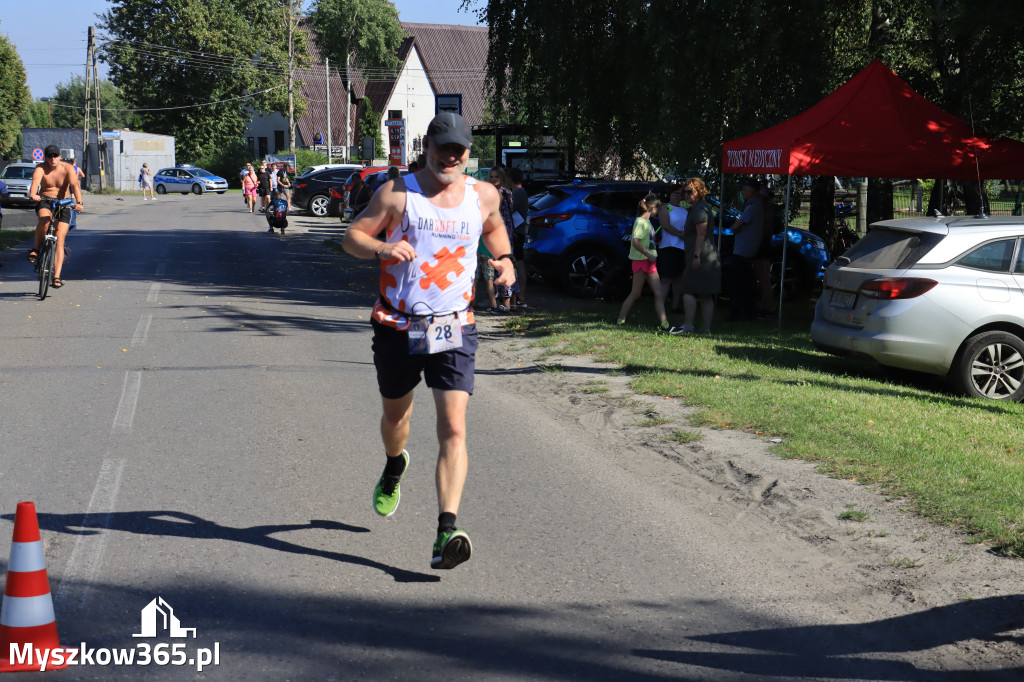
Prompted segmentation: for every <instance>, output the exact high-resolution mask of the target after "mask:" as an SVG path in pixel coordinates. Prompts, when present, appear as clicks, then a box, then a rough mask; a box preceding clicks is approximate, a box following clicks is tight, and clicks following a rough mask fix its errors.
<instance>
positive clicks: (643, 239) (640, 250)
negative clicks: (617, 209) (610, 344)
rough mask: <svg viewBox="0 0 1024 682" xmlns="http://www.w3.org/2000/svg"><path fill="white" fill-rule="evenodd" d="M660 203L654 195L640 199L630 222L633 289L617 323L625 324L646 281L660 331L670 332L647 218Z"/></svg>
mask: <svg viewBox="0 0 1024 682" xmlns="http://www.w3.org/2000/svg"><path fill="white" fill-rule="evenodd" d="M659 203H661V202H660V201H659V199H658V197H657V196H656V195H654V194H648V195H647V196H646V197H644V198H643V199H641V200H640V206H639V208H638V211H639V215H638V216H637V219H636V221H634V223H633V241H632V243H631V245H630V247H629V260H630V261H631V262H632V264H633V288H632V290H631V291H630V292H629V296H627V297H626V300H625V301H623V302H622V309H621V310H619V324H625V323H626V315H628V314H629V309H630V308H632V307H633V304H634V303H636V302H637V301H638V300H639V299H640V294H641V292H642V291H643V289H644V282H647V284H648V286H650V287H651V291H653V292H654V311H655V312H656V313H657V314H658V322H659V323H660V326H659V329H660V330H663V331H667V332H670V331H673V330H674V329H675V327H672V328H670V327H669V324H668V320H666V319H665V293H664V292H663V291H662V289H661V278H659V277H658V266H657V262H658V252H657V251H656V250H655V249H654V245H653V244H652V243H651V242H652V237H653V236H654V226H653V225H651V220H650V218H651V215H653V214H654V213H656V212H657V210H658V204H659Z"/></svg>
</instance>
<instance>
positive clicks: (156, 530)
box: [0, 511, 441, 583]
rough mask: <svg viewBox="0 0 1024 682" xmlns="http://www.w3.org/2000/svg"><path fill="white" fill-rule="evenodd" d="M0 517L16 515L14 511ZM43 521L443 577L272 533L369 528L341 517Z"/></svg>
mask: <svg viewBox="0 0 1024 682" xmlns="http://www.w3.org/2000/svg"><path fill="white" fill-rule="evenodd" d="M0 518H4V519H9V520H11V521H13V520H14V515H13V514H6V515H4V516H2V517H0ZM38 518H39V527H40V528H42V529H45V530H50V531H55V532H57V533H67V534H69V535H96V534H98V533H100V532H102V531H103V530H105V529H109V530H120V531H125V532H128V533H136V534H138V535H162V536H166V537H179V538H195V539H201V540H228V541H230V542H240V543H244V544H248V545H255V546H256V547H263V548H265V549H272V550H275V551H278V552H289V553H291V554H304V555H307V556H315V557H320V558H323V559H331V560H332V561H342V562H345V563H349V564H354V565H356V566H367V567H369V568H376V569H379V570H381V571H383V572H384V573H387V574H388V575H390V576H391V577H393V578H394V579H395V582H399V583H416V582H421V583H428V582H430V583H432V582H439V581H440V580H441V579H440V578H439V577H438V576H435V575H427V574H425V573H417V572H415V571H406V570H404V569H401V568H396V567H394V566H388V565H387V564H382V563H380V562H379V561H373V560H372V559H367V558H366V557H361V556H355V555H353V554H343V553H341V552H331V551H327V550H322V549H314V548H312V547H304V546H302V545H297V544H294V543H291V542H286V541H284V540H279V539H277V538H275V537H271V536H272V535H274V534H276V533H287V532H290V531H296V530H310V529H321V530H340V531H346V532H349V533H369V532H370V529H369V528H363V527H362V526H350V525H348V524H345V523H339V522H337V521H327V520H322V519H313V520H311V521H310V522H309V523H306V524H282V525H268V526H250V527H249V528H232V527H231V526H222V525H220V524H217V523H214V522H212V521H207V520H206V519H203V518H200V517H198V516H194V515H192V514H186V513H184V512H177V511H134V512H112V513H110V514H84V515H81V514H43V513H40V514H38Z"/></svg>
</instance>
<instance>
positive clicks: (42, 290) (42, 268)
mask: <svg viewBox="0 0 1024 682" xmlns="http://www.w3.org/2000/svg"><path fill="white" fill-rule="evenodd" d="M47 204H49V208H50V224H49V226H48V227H47V228H46V236H45V237H44V238H43V243H42V244H41V245H40V247H39V252H38V254H37V255H36V272H37V273H39V300H40V301H43V300H46V293H47V292H48V291H49V289H50V282H51V281H53V266H54V259H55V258H56V252H57V219H58V218H59V217H60V209H62V208H64V207H65V206H74V205H75V199H74V197H67V198H66V199H48V200H47Z"/></svg>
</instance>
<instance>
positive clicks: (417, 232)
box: [373, 174, 484, 329]
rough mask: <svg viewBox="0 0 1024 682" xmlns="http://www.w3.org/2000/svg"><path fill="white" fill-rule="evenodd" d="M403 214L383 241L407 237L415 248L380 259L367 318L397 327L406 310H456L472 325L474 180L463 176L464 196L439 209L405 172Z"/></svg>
mask: <svg viewBox="0 0 1024 682" xmlns="http://www.w3.org/2000/svg"><path fill="white" fill-rule="evenodd" d="M403 180H404V181H405V216H404V217H403V219H402V222H401V223H400V224H399V225H398V227H395V228H394V229H392V230H389V231H388V233H387V238H386V240H385V241H387V242H390V243H397V242H400V241H403V240H404V241H408V242H409V243H410V244H411V245H412V247H413V248H414V249H415V250H416V258H415V259H414V260H411V261H406V262H399V261H396V260H386V261H382V262H381V264H380V298H379V299H378V300H377V304H376V305H374V307H373V319H374V320H376V321H377V322H380V323H381V324H384V325H387V326H389V327H395V328H398V329H401V328H403V327H405V326H406V325H407V324H408V318H407V315H435V314H436V315H440V314H446V313H454V312H459V313H461V314H460V316H459V317H460V319H461V320H462V323H463V324H473V322H474V320H473V311H472V308H471V303H472V301H473V280H474V278H475V277H476V265H477V263H476V250H477V244H478V243H479V242H480V236H481V234H483V226H484V224H483V216H482V214H481V211H480V199H479V197H478V195H477V191H476V182H477V181H476V179H475V178H472V177H468V176H467V177H466V180H465V182H466V195H465V197H464V198H463V200H462V203H461V204H460V205H458V206H456V207H455V208H440V207H438V206H435V205H434V204H432V203H430V201H429V200H428V199H427V197H426V196H424V194H423V189H422V188H421V187H420V184H419V182H418V181H417V180H416V176H415V175H413V174H409V175H406V176H405V177H404V178H403Z"/></svg>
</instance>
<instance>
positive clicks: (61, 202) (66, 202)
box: [48, 197, 78, 207]
mask: <svg viewBox="0 0 1024 682" xmlns="http://www.w3.org/2000/svg"><path fill="white" fill-rule="evenodd" d="M48 203H49V204H50V206H53V207H58V206H74V205H75V204H76V203H78V202H77V201H75V198H74V197H65V198H64V199H49V200H48Z"/></svg>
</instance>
